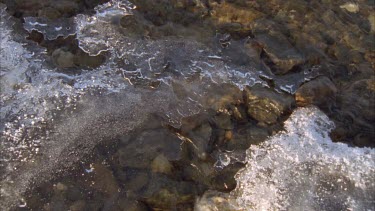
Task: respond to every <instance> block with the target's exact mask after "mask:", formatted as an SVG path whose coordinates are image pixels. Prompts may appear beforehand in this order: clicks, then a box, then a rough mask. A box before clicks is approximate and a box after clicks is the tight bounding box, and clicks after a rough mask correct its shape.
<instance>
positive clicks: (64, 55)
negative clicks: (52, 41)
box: [52, 48, 75, 68]
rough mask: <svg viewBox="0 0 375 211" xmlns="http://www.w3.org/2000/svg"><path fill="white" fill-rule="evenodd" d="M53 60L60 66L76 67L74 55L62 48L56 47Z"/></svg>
mask: <svg viewBox="0 0 375 211" xmlns="http://www.w3.org/2000/svg"><path fill="white" fill-rule="evenodd" d="M52 60H53V61H54V63H55V64H56V66H58V67H60V68H69V67H74V66H75V65H74V55H73V54H72V53H71V52H69V51H66V50H64V49H62V48H59V49H56V50H55V51H54V52H53V53H52Z"/></svg>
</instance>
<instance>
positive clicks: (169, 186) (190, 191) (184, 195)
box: [142, 174, 198, 209]
mask: <svg viewBox="0 0 375 211" xmlns="http://www.w3.org/2000/svg"><path fill="white" fill-rule="evenodd" d="M195 187H196V186H195V185H194V184H193V183H191V182H185V181H175V180H171V179H170V178H168V177H166V176H164V175H160V174H153V175H152V179H151V180H150V184H149V185H148V186H147V188H146V189H145V190H144V191H143V193H142V197H144V198H145V200H146V202H147V203H148V204H150V205H151V206H152V207H153V208H154V209H155V208H159V209H168V208H170V207H174V206H176V205H178V204H184V203H192V202H193V201H194V200H195V198H194V196H195V195H196V194H197V193H198V190H197V189H196V188H195Z"/></svg>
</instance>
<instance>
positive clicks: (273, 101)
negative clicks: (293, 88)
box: [244, 85, 294, 124]
mask: <svg viewBox="0 0 375 211" xmlns="http://www.w3.org/2000/svg"><path fill="white" fill-rule="evenodd" d="M244 98H245V102H246V106H247V113H248V115H250V116H251V117H252V118H254V119H256V120H257V121H259V122H261V123H266V124H273V123H276V122H277V120H278V118H279V117H280V116H281V115H282V114H284V113H285V112H286V111H288V110H290V109H291V107H292V104H293V103H294V100H293V97H292V96H290V95H286V94H281V93H277V92H276V91H274V90H271V89H269V88H265V87H262V86H260V85H255V86H253V87H247V88H245V90H244Z"/></svg>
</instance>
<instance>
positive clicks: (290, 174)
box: [231, 107, 375, 210]
mask: <svg viewBox="0 0 375 211" xmlns="http://www.w3.org/2000/svg"><path fill="white" fill-rule="evenodd" d="M333 127H334V124H333V123H332V122H331V121H330V120H329V119H328V117H327V116H326V115H325V114H324V113H323V112H321V111H320V110H319V109H317V108H315V107H310V108H299V109H297V110H295V111H294V112H293V114H292V115H291V117H290V118H289V119H288V120H287V121H286V122H285V131H283V132H280V133H279V134H277V135H275V136H273V137H271V138H270V139H269V140H267V141H266V142H264V143H262V144H260V145H259V146H257V145H253V146H251V148H250V149H249V150H248V151H247V162H248V163H247V165H246V167H245V168H244V169H243V170H241V171H240V172H239V173H238V174H237V175H236V180H237V182H238V186H237V188H236V189H235V190H234V191H233V192H232V193H231V198H234V199H235V200H236V202H237V204H238V205H240V208H241V209H245V210H371V209H373V208H374V203H375V201H374V198H375V187H374V184H375V183H374V182H375V150H373V149H369V148H353V147H349V146H347V145H345V144H342V143H333V142H332V141H331V139H330V137H329V132H330V130H331V129H332V128H333Z"/></svg>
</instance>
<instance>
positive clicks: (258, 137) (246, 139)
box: [226, 124, 269, 150]
mask: <svg viewBox="0 0 375 211" xmlns="http://www.w3.org/2000/svg"><path fill="white" fill-rule="evenodd" d="M268 136H269V132H268V129H267V128H264V127H259V126H255V125H252V124H247V125H244V126H242V127H240V128H239V129H238V130H237V131H236V132H234V133H233V138H232V140H231V141H229V142H227V144H226V149H228V150H244V149H248V148H249V147H250V145H252V144H255V145H256V144H259V143H262V142H263V141H265V140H266V139H267V137H268Z"/></svg>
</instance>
